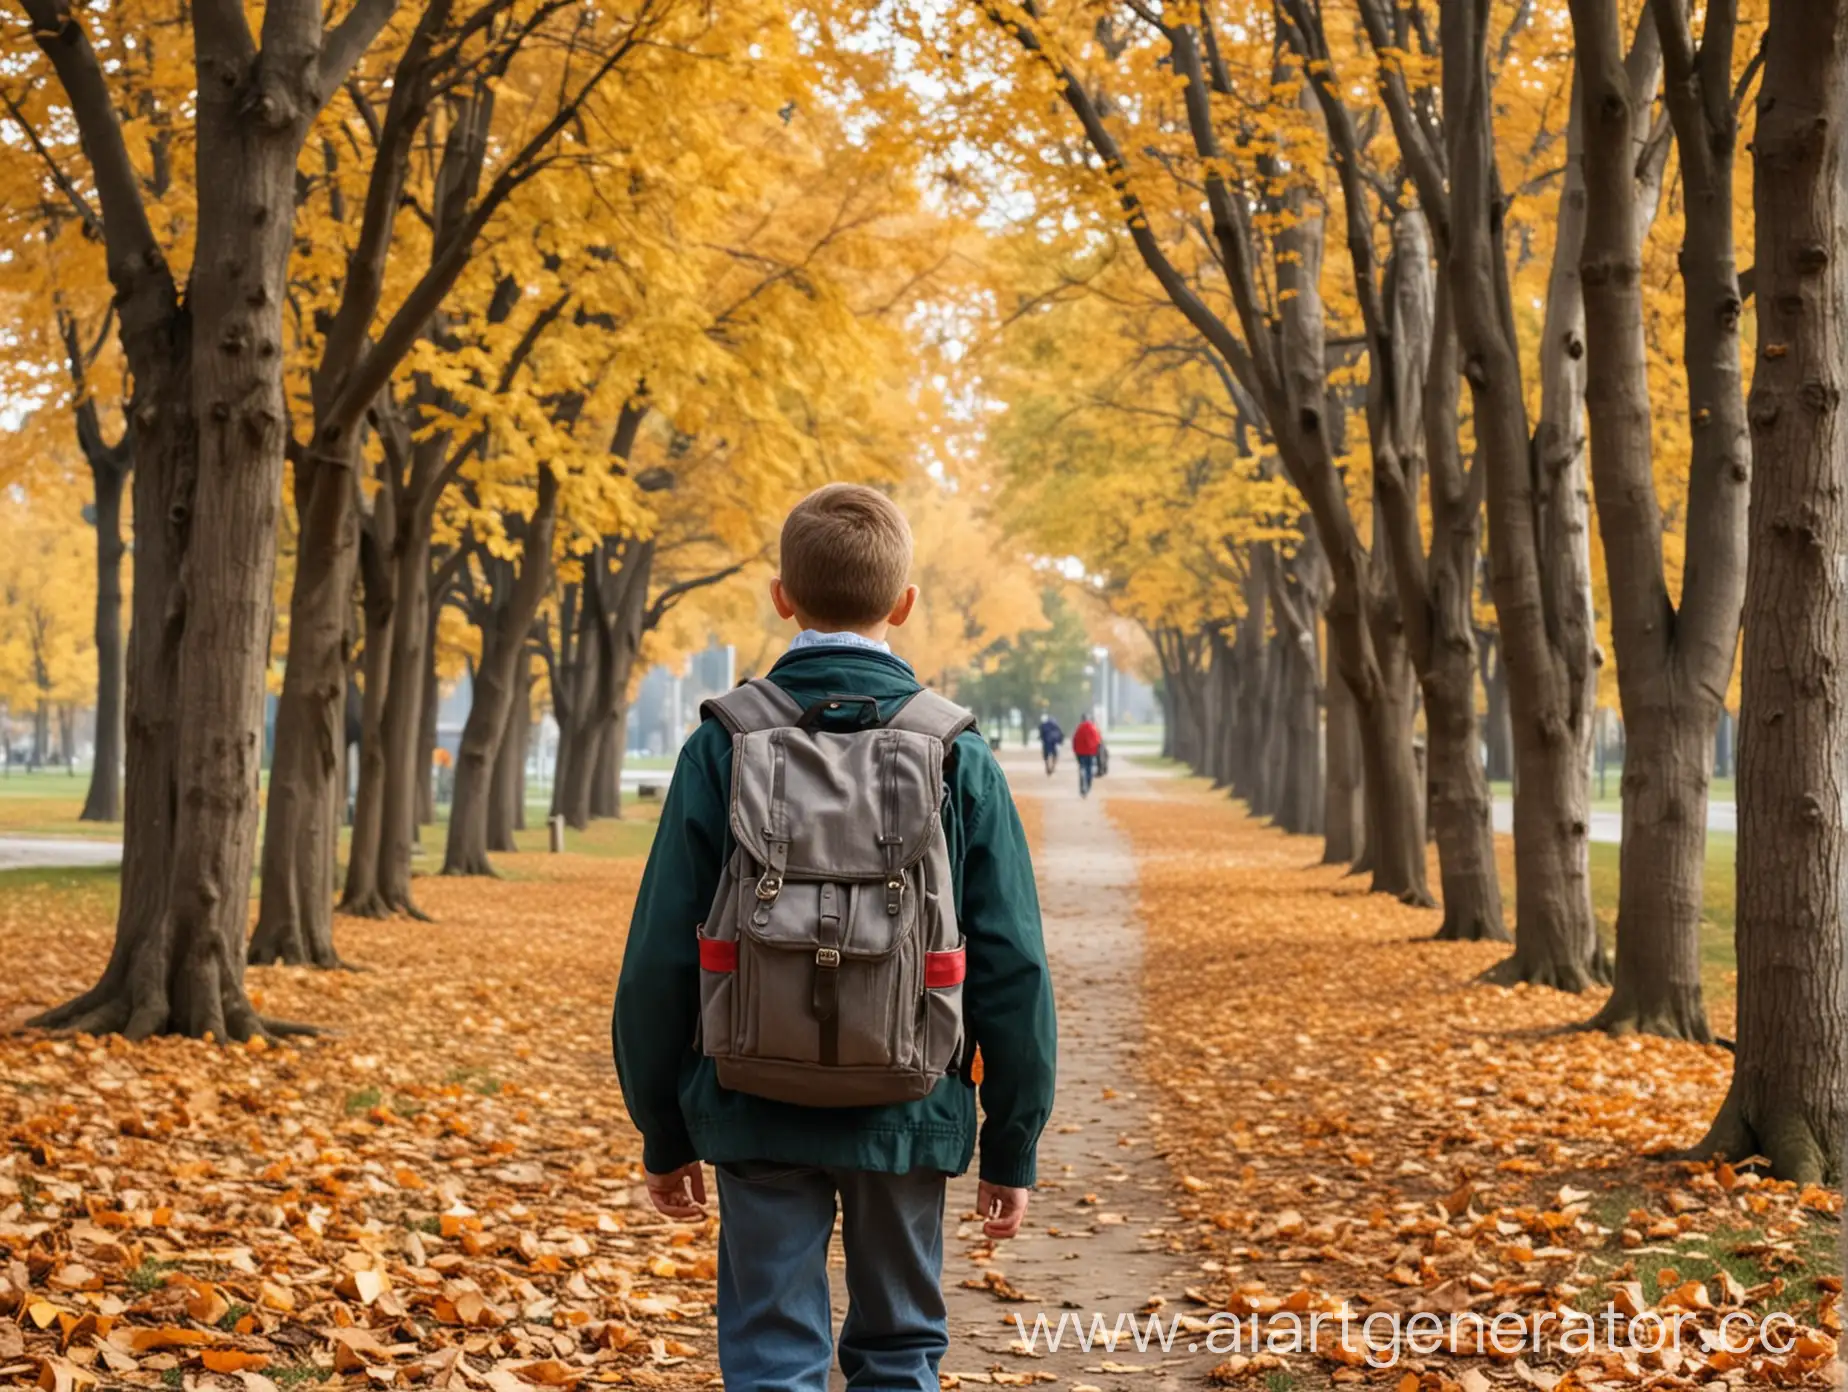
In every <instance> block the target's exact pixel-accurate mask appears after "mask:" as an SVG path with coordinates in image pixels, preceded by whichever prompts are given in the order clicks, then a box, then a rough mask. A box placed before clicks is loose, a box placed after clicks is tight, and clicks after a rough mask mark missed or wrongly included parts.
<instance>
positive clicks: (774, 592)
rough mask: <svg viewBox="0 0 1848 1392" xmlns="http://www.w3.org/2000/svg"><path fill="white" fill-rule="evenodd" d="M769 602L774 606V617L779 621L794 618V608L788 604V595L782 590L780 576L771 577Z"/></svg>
mask: <svg viewBox="0 0 1848 1392" xmlns="http://www.w3.org/2000/svg"><path fill="white" fill-rule="evenodd" d="M770 602H771V603H772V604H774V605H775V606H776V616H777V617H778V618H779V619H793V618H795V616H796V606H795V605H793V604H791V603H790V602H789V594H788V592H787V591H785V590H784V589H783V577H782V576H780V575H777V576H772V577H771V580H770Z"/></svg>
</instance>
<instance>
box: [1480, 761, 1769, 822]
mask: <svg viewBox="0 0 1848 1392" xmlns="http://www.w3.org/2000/svg"><path fill="white" fill-rule="evenodd" d="M1622 781H1623V765H1621V764H1611V765H1610V766H1609V767H1607V768H1606V769H1605V771H1604V777H1603V779H1602V780H1600V779H1599V777H1598V774H1597V771H1596V770H1595V769H1594V770H1593V771H1592V775H1591V809H1592V811H1594V812H1621V811H1623V793H1622V790H1621V788H1620V786H1619V785H1620V784H1621V783H1622ZM1489 791H1490V792H1492V793H1493V794H1494V795H1495V796H1496V798H1497V799H1499V800H1501V801H1504V802H1506V801H1508V800H1510V799H1512V798H1513V797H1514V785H1513V784H1512V783H1508V782H1505V781H1503V780H1500V779H1496V780H1494V781H1492V782H1491V783H1490V784H1489ZM1707 800H1708V801H1709V802H1737V801H1738V800H1739V788H1738V783H1737V782H1736V781H1735V780H1733V779H1731V778H1716V779H1714V780H1713V781H1712V782H1711V783H1710V784H1708V786H1707Z"/></svg>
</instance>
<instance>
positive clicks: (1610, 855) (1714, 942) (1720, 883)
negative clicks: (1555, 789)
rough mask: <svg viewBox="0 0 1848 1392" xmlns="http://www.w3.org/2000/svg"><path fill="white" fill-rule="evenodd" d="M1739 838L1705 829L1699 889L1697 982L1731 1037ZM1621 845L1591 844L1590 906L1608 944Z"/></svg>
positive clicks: (1719, 1024)
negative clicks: (1704, 863) (1704, 858)
mask: <svg viewBox="0 0 1848 1392" xmlns="http://www.w3.org/2000/svg"><path fill="white" fill-rule="evenodd" d="M1738 845H1739V838H1738V837H1737V836H1735V835H1734V834H1733V833H1731V832H1727V831H1714V832H1709V833H1708V834H1707V867H1706V881H1705V885H1704V888H1703V889H1702V892H1701V915H1700V956H1701V985H1702V989H1703V990H1704V991H1705V993H1706V997H1707V1012H1708V1014H1709V1015H1710V1016H1711V1017H1712V1019H1713V1023H1714V1027H1715V1028H1716V1029H1717V1030H1719V1032H1720V1033H1721V1034H1723V1035H1727V1036H1730V1035H1731V1033H1732V1022H1733V1019H1734V1014H1735V1009H1734V1003H1733V1000H1734V994H1735V991H1736V990H1737V987H1738V983H1739V958H1738V953H1737V952H1736V950H1735V947H1734V942H1733V906H1734V903H1735V900H1736V892H1737V884H1736V882H1735V879H1734V861H1735V857H1736V855H1737V852H1738ZM1621 849H1622V848H1621V847H1618V846H1611V845H1606V844H1604V843H1602V842H1596V841H1594V842H1593V843H1592V846H1591V907H1592V912H1593V913H1595V914H1596V915H1597V916H1598V927H1599V929H1600V930H1601V931H1602V932H1603V934H1604V938H1605V941H1606V943H1607V944H1614V943H1615V941H1616V934H1617V886H1618V878H1619V877H1618V852H1619V851H1620V850H1621Z"/></svg>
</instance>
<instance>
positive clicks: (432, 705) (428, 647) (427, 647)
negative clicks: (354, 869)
mask: <svg viewBox="0 0 1848 1392" xmlns="http://www.w3.org/2000/svg"><path fill="white" fill-rule="evenodd" d="M441 602H442V601H441V597H440V596H434V595H433V596H431V598H430V609H429V614H430V632H429V634H428V635H427V637H426V639H425V642H424V665H423V696H422V697H421V698H420V699H419V700H418V702H417V818H416V820H415V821H414V822H412V823H411V842H412V844H413V845H419V846H421V845H422V844H423V831H422V828H424V827H427V826H431V825H433V824H434V823H435V821H436V801H437V799H436V717H437V713H438V708H439V707H440V706H441V705H442V703H443V693H442V687H441V683H440V681H439V679H438V677H437V673H436V618H437V607H438V606H439V605H440V604H441Z"/></svg>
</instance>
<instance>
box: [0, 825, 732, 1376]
mask: <svg viewBox="0 0 1848 1392" xmlns="http://www.w3.org/2000/svg"><path fill="white" fill-rule="evenodd" d="M502 866H503V868H504V869H505V870H506V871H507V872H508V876H509V877H508V878H507V879H504V880H498V881H480V880H442V879H422V880H419V881H418V894H419V897H420V899H421V900H422V902H423V905H424V907H425V908H426V909H428V910H429V911H430V912H431V913H432V914H433V915H434V916H435V918H436V919H437V922H435V923H433V924H423V923H413V922H409V921H400V922H391V923H371V922H363V921H358V920H348V919H342V920H340V921H339V923H338V925H337V930H336V931H337V936H338V939H339V941H340V944H341V948H342V950H343V951H344V952H345V953H346V954H347V955H348V956H349V957H351V958H352V959H354V960H355V961H358V962H360V963H362V964H364V966H365V967H366V968H367V970H365V971H363V972H358V973H335V974H324V973H313V972H307V971H304V970H297V969H287V968H263V969H253V970H252V971H251V973H250V980H251V983H252V989H253V990H254V992H255V993H257V995H258V996H259V997H260V1001H261V1007H262V1008H263V1009H264V1010H265V1011H266V1012H269V1013H273V1014H276V1015H280V1016H284V1017H289V1018H295V1019H304V1020H309V1021H314V1022H317V1023H320V1024H323V1025H326V1026H328V1027H331V1028H333V1029H336V1030H338V1031H339V1033H337V1034H335V1035H333V1036H332V1037H329V1038H324V1039H315V1040H308V1041H304V1042H302V1043H301V1044H299V1045H296V1046H292V1047H289V1048H273V1049H260V1048H258V1049H250V1050H243V1049H228V1050H227V1049H221V1048H214V1047H211V1046H208V1045H205V1044H197V1043H189V1042H185V1041H175V1040H162V1041H155V1042H152V1043H148V1044H141V1045H136V1046H129V1045H127V1044H124V1043H122V1042H121V1041H119V1040H89V1039H56V1040H54V1039H46V1038H32V1037H30V1036H25V1037H22V1036H18V1035H13V1036H4V1037H0V1138H3V1142H4V1143H3V1144H0V1384H4V1383H10V1382H14V1381H26V1382H32V1381H38V1382H41V1383H42V1384H43V1385H44V1386H46V1387H47V1388H54V1389H57V1388H64V1387H70V1388H81V1387H83V1386H85V1385H86V1384H91V1383H96V1382H100V1383H101V1384H102V1385H104V1386H110V1385H121V1384H133V1385H150V1386H160V1385H163V1384H164V1385H167V1386H174V1387H180V1386H198V1387H208V1386H223V1387H231V1388H237V1387H241V1386H242V1387H249V1388H250V1389H252V1392H265V1389H266V1388H267V1387H269V1386H272V1385H273V1386H277V1387H284V1388H287V1387H292V1386H293V1387H308V1386H316V1385H324V1386H330V1387H331V1386H336V1385H342V1384H344V1385H346V1386H372V1387H392V1386H415V1387H432V1388H447V1387H458V1388H460V1387H488V1388H496V1389H514V1388H520V1389H528V1388H531V1387H534V1386H541V1387H546V1386H558V1387H562V1386H570V1385H573V1384H585V1385H594V1384H597V1383H621V1384H629V1385H637V1386H655V1387H668V1386H671V1387H687V1386H697V1385H701V1384H703V1383H706V1382H709V1381H712V1380H714V1368H715V1364H714V1359H713V1355H714V1348H713V1325H712V1316H711V1304H712V1292H713V1285H712V1276H713V1269H714V1257H713V1251H714V1249H713V1233H712V1231H711V1230H710V1228H709V1227H707V1226H693V1227H689V1226H684V1225H672V1224H668V1223H665V1222H663V1221H662V1220H660V1219H659V1218H657V1217H656V1216H655V1215H654V1214H653V1212H652V1211H651V1210H649V1209H647V1208H646V1206H645V1204H644V1205H642V1206H638V1204H637V1197H638V1195H637V1194H636V1193H635V1192H632V1190H633V1188H634V1181H635V1179H636V1177H637V1176H638V1174H639V1169H638V1168H637V1167H638V1164H639V1161H640V1153H641V1151H640V1140H639V1137H637V1135H636V1134H635V1132H634V1131H633V1130H632V1129H631V1127H630V1125H629V1123H628V1120H627V1117H626V1116H625V1114H624V1112H623V1109H622V1101H621V1097H620V1094H619V1093H618V1091H617V1088H616V1083H615V1078H614V1075H613V1072H612V1070H611V1067H610V1061H609V1057H610V1056H609V1007H610V992H611V990H612V989H613V987H614V984H615V980H616V970H617V965H618V963H619V961H620V959H621V952H622V943H623V934H624V928H625V925H626V923H627V920H628V914H629V909H630V905H631V903H632V901H633V898H634V894H635V889H636V884H637V881H638V879H639V875H640V867H641V861H640V860H639V859H637V858H635V857H633V856H630V857H627V858H613V857H607V856H603V857H599V856H591V855H585V856H575V855H574V856H564V857H545V856H538V855H527V856H510V857H505V858H503V861H502ZM112 901H113V887H112V886H111V885H110V884H109V882H108V877H107V876H105V875H103V874H100V873H96V872H54V873H46V874H42V875H29V874H15V875H12V876H8V877H6V883H5V885H4V892H0V944H4V946H3V947H0V952H4V956H5V962H6V965H7V970H6V972H5V979H4V982H3V983H0V1022H4V1023H7V1024H13V1023H17V1021H18V1020H19V1019H20V1018H22V1017H23V1016H25V1015H26V1014H27V1013H29V1009H30V1008H32V1007H38V1006H42V1005H44V1004H48V1003H51V1002H52V1001H54V1000H57V999H60V998H62V997H63V996H65V995H68V994H69V993H71V992H72V991H74V990H77V989H81V988H82V987H84V986H86V985H88V984H89V982H90V981H91V980H92V978H93V976H94V974H95V973H96V971H97V970H98V969H99V967H100V965H101V963H102V962H103V960H104V959H105V957H106V955H107V951H108V942H109V924H110V922H111V912H112V909H111V906H112Z"/></svg>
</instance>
